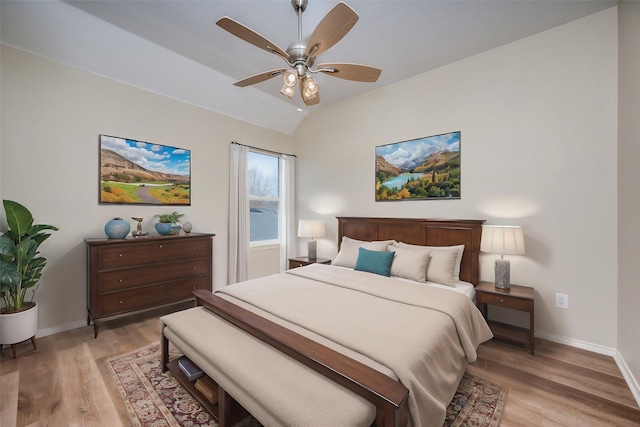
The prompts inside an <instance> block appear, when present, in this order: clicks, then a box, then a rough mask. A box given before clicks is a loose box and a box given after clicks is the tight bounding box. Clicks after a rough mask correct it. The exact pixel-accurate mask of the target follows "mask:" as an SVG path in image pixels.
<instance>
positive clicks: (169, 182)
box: [100, 135, 191, 206]
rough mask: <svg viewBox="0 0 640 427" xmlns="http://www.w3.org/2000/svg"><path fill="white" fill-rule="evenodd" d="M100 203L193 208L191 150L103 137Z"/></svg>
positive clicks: (101, 140) (101, 137)
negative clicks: (191, 206)
mask: <svg viewBox="0 0 640 427" xmlns="http://www.w3.org/2000/svg"><path fill="white" fill-rule="evenodd" d="M100 203H101V204H103V203H116V204H134V205H178V206H190V205H191V150H185V149H183V148H176V147H170V146H167V145H160V144H153V143H150V142H144V141H137V140H135V139H127V138H119V137H115V136H109V135H100Z"/></svg>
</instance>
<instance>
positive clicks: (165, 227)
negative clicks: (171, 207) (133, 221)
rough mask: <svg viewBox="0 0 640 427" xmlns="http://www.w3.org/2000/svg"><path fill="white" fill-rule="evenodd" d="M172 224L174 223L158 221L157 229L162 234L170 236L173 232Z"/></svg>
mask: <svg viewBox="0 0 640 427" xmlns="http://www.w3.org/2000/svg"><path fill="white" fill-rule="evenodd" d="M171 225H172V224H171V223H170V222H156V224H155V227H156V231H157V232H158V234H160V235H161V236H168V235H169V234H171Z"/></svg>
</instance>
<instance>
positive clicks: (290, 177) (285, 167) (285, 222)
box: [280, 154, 296, 272]
mask: <svg viewBox="0 0 640 427" xmlns="http://www.w3.org/2000/svg"><path fill="white" fill-rule="evenodd" d="M280 167H281V168H282V173H281V174H280V175H281V179H282V182H281V183H280V188H281V189H282V195H281V199H280V200H281V202H280V203H281V207H280V210H281V215H280V230H281V233H282V239H281V241H282V243H281V244H280V271H281V272H282V271H285V270H286V269H287V268H288V266H289V262H288V260H289V258H293V257H295V255H296V253H295V251H296V203H295V194H296V184H295V182H296V157H295V156H290V155H288V154H283V155H282V157H281V158H280Z"/></svg>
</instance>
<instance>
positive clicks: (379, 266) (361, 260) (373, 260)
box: [353, 248, 395, 277]
mask: <svg viewBox="0 0 640 427" xmlns="http://www.w3.org/2000/svg"><path fill="white" fill-rule="evenodd" d="M394 255H395V254H394V253H393V252H386V251H384V252H382V251H370V250H368V249H365V248H358V260H357V261H356V266H355V267H354V268H353V269H354V270H359V271H368V272H369V273H374V274H379V275H381V276H387V277H389V276H391V263H392V262H393V256H394Z"/></svg>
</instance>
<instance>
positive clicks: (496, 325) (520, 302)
mask: <svg viewBox="0 0 640 427" xmlns="http://www.w3.org/2000/svg"><path fill="white" fill-rule="evenodd" d="M534 300H535V292H534V289H533V288H531V287H528V286H518V285H511V288H509V289H500V288H496V285H495V283H491V282H480V284H479V285H478V286H476V301H477V303H478V306H479V307H480V308H481V310H482V314H483V315H484V318H485V319H487V323H489V327H491V331H492V332H493V335H494V336H495V337H496V338H501V339H505V340H509V341H512V342H517V343H521V344H529V346H530V347H531V355H533V347H534V342H533V339H534V337H533V331H534ZM489 305H495V306H498V307H504V308H510V309H512V310H518V311H525V312H527V313H529V329H526V328H520V327H517V326H513V325H507V324H505V323H500V322H493V321H489V320H488V319H489V318H488V312H487V307H488V306H489Z"/></svg>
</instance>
